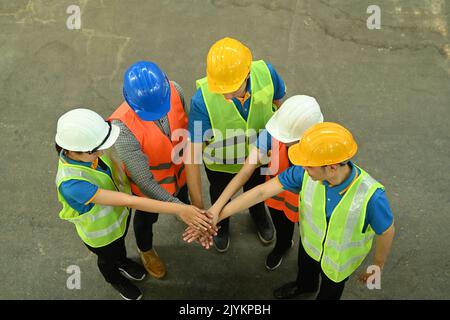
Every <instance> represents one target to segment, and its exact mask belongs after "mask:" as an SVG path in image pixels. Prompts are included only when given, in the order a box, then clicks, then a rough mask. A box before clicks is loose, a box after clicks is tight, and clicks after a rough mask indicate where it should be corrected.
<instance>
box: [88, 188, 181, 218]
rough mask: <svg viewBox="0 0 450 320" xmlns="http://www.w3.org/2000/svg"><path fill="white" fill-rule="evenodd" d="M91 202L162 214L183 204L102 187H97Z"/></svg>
mask: <svg viewBox="0 0 450 320" xmlns="http://www.w3.org/2000/svg"><path fill="white" fill-rule="evenodd" d="M92 202H93V203H96V204H100V205H105V206H119V207H128V208H133V209H137V210H141V211H146V212H155V213H163V214H176V213H178V212H179V211H180V210H182V209H183V206H184V205H183V204H178V203H167V202H162V201H158V200H153V199H149V198H145V197H137V196H132V195H129V194H126V193H123V192H117V191H111V190H104V189H99V190H98V191H97V193H96V195H95V196H94V198H93V199H92Z"/></svg>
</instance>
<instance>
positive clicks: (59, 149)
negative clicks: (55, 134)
mask: <svg viewBox="0 0 450 320" xmlns="http://www.w3.org/2000/svg"><path fill="white" fill-rule="evenodd" d="M55 150H56V152H57V153H58V156H59V154H60V153H61V151H62V150H63V148H61V147H60V146H59V145H58V144H57V143H56V142H55Z"/></svg>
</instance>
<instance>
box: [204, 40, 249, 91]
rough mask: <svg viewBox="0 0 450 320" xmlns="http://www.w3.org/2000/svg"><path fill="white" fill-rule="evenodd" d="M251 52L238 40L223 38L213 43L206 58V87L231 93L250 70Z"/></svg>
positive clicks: (237, 87)
mask: <svg viewBox="0 0 450 320" xmlns="http://www.w3.org/2000/svg"><path fill="white" fill-rule="evenodd" d="M252 59H253V58H252V53H251V51H250V49H249V48H247V47H246V46H244V45H243V44H242V43H241V42H239V41H238V40H235V39H232V38H223V39H221V40H219V41H217V42H216V43H214V44H213V45H212V46H211V48H210V49H209V52H208V56H207V58H206V78H207V81H208V89H209V90H210V91H211V92H214V93H221V94H224V93H231V92H234V91H236V90H238V89H239V87H240V86H241V85H242V83H243V82H244V80H245V79H246V78H247V76H248V74H249V72H250V66H251V64H252Z"/></svg>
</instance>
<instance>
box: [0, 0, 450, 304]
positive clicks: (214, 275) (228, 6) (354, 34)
mask: <svg viewBox="0 0 450 320" xmlns="http://www.w3.org/2000/svg"><path fill="white" fill-rule="evenodd" d="M373 2H374V1H372V0H370V1H369V0H347V1H337V0H319V1H318V0H298V1H295V0H210V1H206V0H182V1H180V0H178V1H175V0H163V1H157V0H153V1H143V0H141V1H139V0H127V1H125V0H122V1H120V0H114V1H113V0H111V1H109V0H99V1H96V0H70V1H69V0H58V1H56V0H53V1H50V0H16V1H8V0H0V53H1V59H0V84H1V87H0V105H1V107H0V143H1V150H2V153H1V156H0V159H1V169H0V172H1V178H2V185H3V187H2V192H0V206H1V213H2V214H1V215H0V226H1V227H2V231H1V233H0V245H1V249H0V250H1V253H2V258H1V259H0V279H2V281H1V285H0V288H1V290H0V299H120V297H119V296H118V294H117V293H116V292H115V291H114V290H113V289H112V288H111V287H110V286H108V285H107V284H106V283H105V282H104V281H103V279H102V277H101V276H100V274H99V272H98V270H97V267H96V263H95V256H94V255H92V254H90V253H89V252H88V251H87V249H86V248H85V247H84V246H83V245H82V243H81V242H80V241H79V239H78V237H77V235H76V232H75V230H74V228H73V226H72V225H71V224H69V223H67V222H64V221H61V220H60V219H59V218H58V212H59V210H60V205H59V203H58V202H57V199H56V193H55V186H54V178H55V174H56V163H57V157H56V154H55V151H54V149H53V141H54V140H53V139H54V135H55V129H56V120H57V119H58V117H59V116H60V115H61V114H63V113H64V112H66V111H67V110H69V109H72V108H74V107H78V106H85V107H90V108H92V109H93V110H96V111H97V112H99V113H100V114H102V115H103V116H105V117H106V116H108V115H110V114H111V113H112V111H113V110H114V109H115V108H116V107H117V106H118V105H119V104H120V103H121V101H122V97H121V78H122V74H123V71H124V70H125V69H126V67H127V66H129V65H130V64H131V63H133V62H134V61H136V60H141V59H148V60H153V61H155V62H157V63H158V64H159V65H160V66H161V68H162V69H163V70H165V71H166V72H167V74H168V75H169V77H170V78H171V79H173V80H175V81H177V82H178V83H180V84H181V85H182V86H183V87H184V89H185V91H186V95H187V96H188V97H189V98H190V97H191V96H192V94H193V93H194V88H195V79H198V78H200V77H203V76H204V74H205V58H206V54H207V52H208V49H209V47H210V46H211V45H212V44H213V43H214V42H215V41H216V40H218V39H220V38H222V37H224V36H232V37H235V38H237V39H240V40H241V41H242V42H244V43H245V44H247V45H248V46H249V47H250V48H251V49H252V51H253V54H254V58H255V59H264V60H266V61H268V62H270V63H272V64H273V65H274V66H275V68H276V69H277V70H278V72H279V73H280V75H281V76H282V77H283V78H284V79H285V81H286V83H287V87H288V96H291V95H294V94H308V95H312V96H315V97H317V99H318V101H319V103H320V105H321V107H322V110H323V112H324V115H325V118H326V119H327V120H329V121H336V122H340V123H342V124H344V125H345V126H346V127H348V128H349V129H350V130H351V131H352V132H353V133H354V136H355V138H356V139H357V141H358V143H359V153H358V156H357V158H356V162H357V163H358V164H359V165H360V166H362V167H363V168H365V169H366V170H367V171H368V172H370V173H371V174H372V175H373V176H374V177H375V178H377V179H378V180H379V181H381V182H382V183H383V184H384V185H385V187H386V190H387V194H388V197H389V200H390V203H391V206H392V209H393V212H394V215H395V223H396V226H397V234H396V237H395V240H394V243H393V248H392V252H391V255H390V257H389V261H388V263H387V265H386V268H385V272H384V273H383V275H382V283H381V289H380V290H368V289H367V288H366V287H365V286H363V285H361V284H359V283H358V282H357V281H356V277H353V278H351V279H350V280H349V282H348V284H347V286H346V289H345V291H344V294H343V299H449V298H450V282H449V280H450V255H449V245H450V241H449V237H448V234H449V231H448V229H449V223H448V217H446V216H445V214H448V213H449V212H450V197H449V186H450V175H449V172H450V161H449V159H450V130H449V124H450V41H449V30H448V29H449V27H450V23H449V22H450V17H449V14H450V3H449V2H448V1H445V0H389V1H388V0H378V1H376V4H378V5H379V6H380V8H381V19H382V20H381V27H382V28H381V30H368V29H367V27H366V19H367V18H368V17H369V14H367V13H366V9H367V7H368V6H369V5H371V4H373ZM72 4H75V5H79V6H80V7H81V21H82V25H81V29H80V30H68V29H67V27H66V20H67V18H68V16H69V15H68V14H67V13H66V9H67V7H68V6H69V5H72ZM204 181H205V183H204V192H205V195H206V194H207V192H206V190H207V188H208V186H207V183H206V180H204ZM155 229H156V230H155V232H156V235H155V245H156V248H157V250H158V252H159V254H160V256H161V257H162V258H163V260H164V261H165V262H166V264H167V269H168V275H167V278H166V279H164V280H162V281H161V280H154V279H150V280H147V281H146V282H145V283H143V284H142V286H141V287H142V288H143V289H144V290H145V298H146V299H271V298H272V290H273V289H274V288H275V287H277V286H279V285H280V284H283V283H284V282H287V281H290V280H293V279H294V278H295V274H296V250H297V245H298V241H297V242H296V245H295V248H294V249H292V250H291V252H290V253H289V255H288V256H287V257H286V259H285V261H284V262H283V264H282V266H281V267H280V268H279V269H277V270H276V271H273V272H268V271H266V270H265V267H264V259H265V256H266V255H267V253H268V252H269V251H270V247H264V246H262V244H261V243H260V242H259V240H258V238H257V236H256V233H255V231H254V227H253V225H252V223H251V221H250V218H249V216H248V215H244V214H243V215H240V216H236V217H235V218H233V219H232V224H231V233H232V235H231V236H232V238H231V247H230V250H229V251H228V252H227V253H226V254H218V253H216V252H215V251H214V250H210V251H206V250H203V249H201V248H200V247H199V246H194V245H187V244H184V243H183V242H182V240H181V233H182V230H183V229H184V227H183V225H182V223H181V222H179V221H177V220H176V219H175V218H174V217H171V216H164V217H163V216H162V217H160V220H159V222H158V224H157V225H156V227H155ZM297 237H298V232H297V231H296V239H297ZM127 246H128V248H129V256H131V257H132V258H137V253H136V247H135V244H134V235H133V234H132V229H130V233H129V236H128V238H127ZM369 264H370V259H368V260H367V262H366V264H365V265H366V266H367V265H369ZM70 265H78V266H79V267H80V269H81V289H80V290H76V289H75V290H69V289H67V287H66V280H67V278H68V276H69V274H67V273H66V270H67V267H68V266H70Z"/></svg>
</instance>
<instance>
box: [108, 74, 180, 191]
mask: <svg viewBox="0 0 450 320" xmlns="http://www.w3.org/2000/svg"><path fill="white" fill-rule="evenodd" d="M167 115H168V119H169V127H170V131H171V132H170V134H171V136H172V133H173V132H174V131H175V130H177V129H180V128H182V129H187V123H188V120H187V117H186V113H185V112H184V109H183V104H182V103H181V99H180V96H179V95H178V92H177V90H176V89H175V87H174V85H173V84H172V82H170V111H169V113H168V114H167ZM109 120H120V121H122V123H123V124H125V125H126V126H127V127H128V129H130V131H131V132H132V133H133V135H134V136H135V138H136V140H137V141H139V143H140V144H141V148H142V152H144V153H145V154H146V155H148V158H149V164H148V166H149V169H150V172H151V173H152V175H153V177H154V179H155V180H156V181H157V182H158V184H159V185H160V186H161V187H162V188H164V190H166V191H167V192H168V193H170V194H172V195H174V194H175V193H176V192H177V191H178V190H179V189H180V188H181V187H183V186H184V185H185V184H186V172H185V171H184V163H180V164H175V163H173V162H172V150H173V149H174V147H175V146H177V145H178V144H179V143H181V144H182V145H181V146H182V148H181V150H183V149H184V147H185V144H186V143H187V139H184V137H180V139H179V140H172V139H169V138H168V137H167V136H166V135H165V134H164V132H162V131H161V129H160V128H159V127H158V126H157V125H156V124H155V123H154V122H153V121H143V120H141V119H140V118H139V117H138V116H137V114H136V113H135V112H134V111H133V109H131V107H130V106H129V105H128V104H127V103H126V102H123V103H122V104H121V105H120V106H119V108H117V110H116V111H114V113H113V114H112V115H111V117H110V118H109ZM178 148H180V146H178V147H177V149H178ZM125 172H126V174H127V176H128V177H129V178H130V182H131V190H132V191H133V193H134V194H137V195H139V196H145V195H144V194H143V193H142V192H141V190H140V189H139V187H138V186H137V185H136V184H135V183H133V181H132V180H131V177H130V174H129V173H128V171H127V170H126V168H125Z"/></svg>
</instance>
